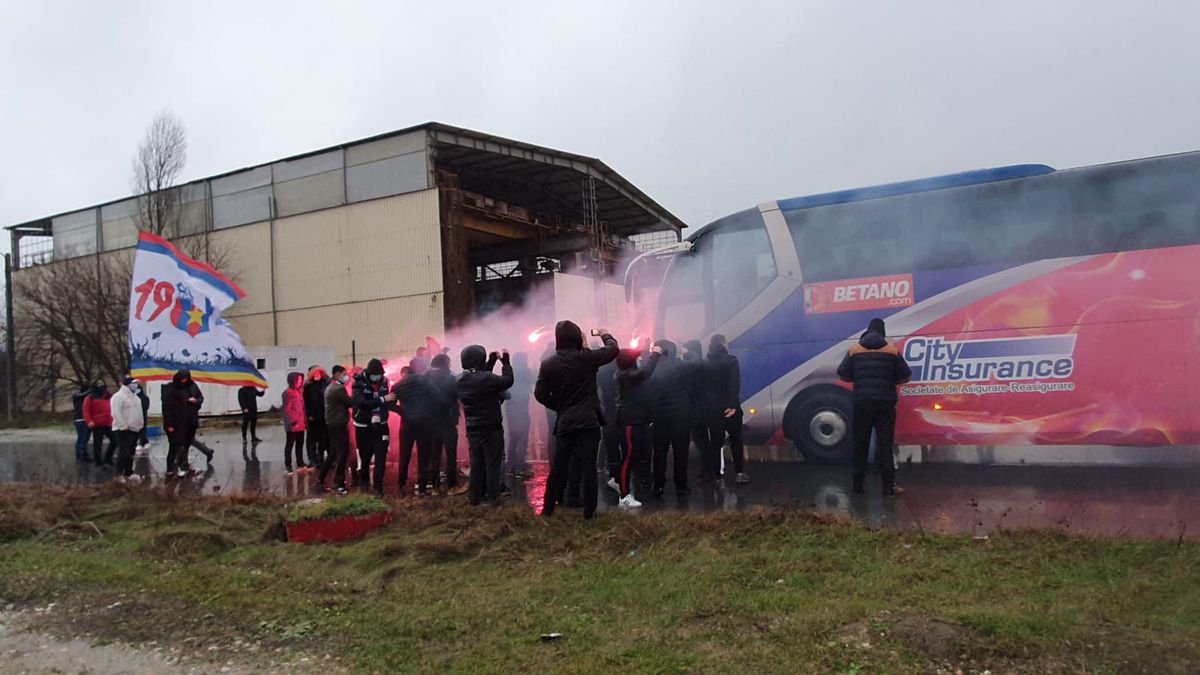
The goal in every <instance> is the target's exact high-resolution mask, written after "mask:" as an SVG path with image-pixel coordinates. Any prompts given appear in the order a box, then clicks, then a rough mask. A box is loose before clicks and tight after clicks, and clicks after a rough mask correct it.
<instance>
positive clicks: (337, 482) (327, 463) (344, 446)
mask: <svg viewBox="0 0 1200 675" xmlns="http://www.w3.org/2000/svg"><path fill="white" fill-rule="evenodd" d="M325 432H326V434H327V435H328V437H329V452H326V453H325V459H324V460H323V461H322V462H321V472H320V473H318V474H317V482H318V483H320V484H321V485H325V480H326V479H327V478H329V470H330V469H333V472H334V473H333V485H334V487H346V463H347V462H348V461H349V460H350V431H349V430H348V429H346V427H345V426H332V427H327V428H326V429H325Z"/></svg>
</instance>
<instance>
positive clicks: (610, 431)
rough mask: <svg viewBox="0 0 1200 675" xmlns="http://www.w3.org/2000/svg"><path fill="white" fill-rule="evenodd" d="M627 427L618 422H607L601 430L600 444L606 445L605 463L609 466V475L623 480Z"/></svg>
mask: <svg viewBox="0 0 1200 675" xmlns="http://www.w3.org/2000/svg"><path fill="white" fill-rule="evenodd" d="M625 430H626V427H622V426H617V425H616V424H606V425H604V428H603V429H601V430H600V445H602V446H604V465H605V466H607V467H608V477H609V478H613V479H616V480H617V481H618V482H620V480H621V471H622V466H623V465H624V463H625V453H626V450H625V447H626V436H627V434H626V433H625Z"/></svg>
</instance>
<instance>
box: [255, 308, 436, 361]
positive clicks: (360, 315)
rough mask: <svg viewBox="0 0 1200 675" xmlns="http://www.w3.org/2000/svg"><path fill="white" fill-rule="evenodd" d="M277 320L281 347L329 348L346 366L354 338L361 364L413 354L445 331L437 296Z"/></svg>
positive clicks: (290, 314) (311, 311) (295, 314)
mask: <svg viewBox="0 0 1200 675" xmlns="http://www.w3.org/2000/svg"><path fill="white" fill-rule="evenodd" d="M278 318H279V343H280V344H281V345H333V347H334V350H335V351H336V352H337V355H336V360H337V362H339V363H347V364H348V363H349V362H350V343H351V341H352V340H353V341H356V342H357V352H358V364H359V365H364V364H366V362H367V360H368V359H372V358H394V357H396V356H397V355H398V354H412V353H413V352H414V351H415V350H416V348H417V347H419V346H422V345H424V344H425V336H427V335H430V336H433V337H435V338H441V337H442V335H443V330H444V326H443V322H442V298H441V294H440V293H439V294H433V295H418V296H412V297H407V298H390V299H386V300H373V301H370V302H363V303H357V304H353V305H340V306H334V307H320V308H314V309H301V310H293V311H288V312H280V313H279V317H278ZM243 337H245V336H244V335H243Z"/></svg>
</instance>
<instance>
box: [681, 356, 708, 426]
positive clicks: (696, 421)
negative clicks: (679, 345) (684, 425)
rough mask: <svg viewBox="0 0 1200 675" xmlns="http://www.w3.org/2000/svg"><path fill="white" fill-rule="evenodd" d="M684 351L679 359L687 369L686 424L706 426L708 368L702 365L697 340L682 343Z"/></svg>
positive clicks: (702, 359)
mask: <svg viewBox="0 0 1200 675" xmlns="http://www.w3.org/2000/svg"><path fill="white" fill-rule="evenodd" d="M683 347H684V349H686V350H687V351H685V352H684V353H683V356H682V357H681V359H682V360H683V363H684V364H685V366H686V367H687V368H688V422H689V423H690V424H691V425H692V426H702V425H705V424H708V416H707V415H706V411H707V409H708V391H707V389H706V386H707V384H706V382H705V378H706V377H707V376H708V368H707V367H706V366H705V365H704V352H703V348H702V347H701V346H700V341H699V340H689V341H687V342H685V343H683Z"/></svg>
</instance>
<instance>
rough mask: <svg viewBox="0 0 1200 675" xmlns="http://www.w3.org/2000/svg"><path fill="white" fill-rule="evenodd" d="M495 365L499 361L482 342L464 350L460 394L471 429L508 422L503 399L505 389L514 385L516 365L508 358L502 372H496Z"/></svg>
mask: <svg viewBox="0 0 1200 675" xmlns="http://www.w3.org/2000/svg"><path fill="white" fill-rule="evenodd" d="M485 359H486V361H485ZM495 365H496V361H495V360H494V359H489V358H488V357H487V354H486V353H485V351H484V349H483V347H480V346H479V345H471V346H469V347H466V348H465V349H463V350H462V366H463V373H462V374H461V375H459V376H458V398H459V400H461V401H462V406H463V416H464V417H466V419H467V429H492V428H496V427H501V426H503V425H504V417H503V414H502V413H501V411H500V402H501V401H502V400H504V392H505V391H507V390H508V389H509V388H510V387H512V386H513V369H512V364H511V363H509V361H508V359H504V360H503V361H501V367H500V374H499V375H496V374H494V373H493V372H492V368H493V367H495Z"/></svg>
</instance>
